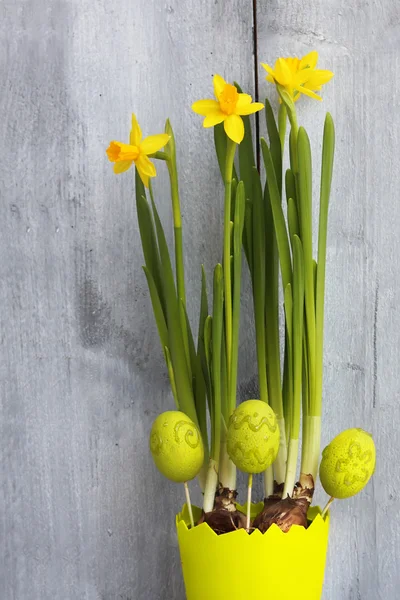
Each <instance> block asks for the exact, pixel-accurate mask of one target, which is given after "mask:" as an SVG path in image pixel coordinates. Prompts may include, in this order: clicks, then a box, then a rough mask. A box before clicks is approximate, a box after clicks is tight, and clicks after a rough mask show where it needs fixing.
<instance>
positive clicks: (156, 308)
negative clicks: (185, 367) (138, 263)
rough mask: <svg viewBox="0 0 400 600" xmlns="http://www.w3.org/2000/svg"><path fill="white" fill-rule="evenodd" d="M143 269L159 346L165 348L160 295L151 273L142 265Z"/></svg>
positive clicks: (165, 337)
mask: <svg viewBox="0 0 400 600" xmlns="http://www.w3.org/2000/svg"><path fill="white" fill-rule="evenodd" d="M143 271H144V273H145V275H146V279H147V284H148V286H149V292H150V298H151V303H152V306H153V312H154V317H155V320H156V325H157V329H158V333H159V336H160V341H161V347H162V348H165V346H167V344H168V328H167V323H166V321H165V317H164V311H163V308H162V306H161V301H160V297H159V295H158V290H157V287H156V284H155V283H154V279H153V276H152V274H151V273H150V271H149V269H148V268H147V267H143Z"/></svg>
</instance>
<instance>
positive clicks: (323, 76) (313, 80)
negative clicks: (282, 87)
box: [305, 70, 333, 90]
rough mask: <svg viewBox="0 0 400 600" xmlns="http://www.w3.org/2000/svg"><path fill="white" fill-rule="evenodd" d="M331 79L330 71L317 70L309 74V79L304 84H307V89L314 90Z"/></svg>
mask: <svg viewBox="0 0 400 600" xmlns="http://www.w3.org/2000/svg"><path fill="white" fill-rule="evenodd" d="M332 77H333V73H332V71H322V70H317V71H313V72H312V73H311V75H310V77H309V78H308V79H307V81H306V82H305V83H306V84H307V87H308V89H310V90H315V89H317V88H318V87H321V85H325V83H328V81H330V80H331V79H332Z"/></svg>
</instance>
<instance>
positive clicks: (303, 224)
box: [297, 127, 316, 403]
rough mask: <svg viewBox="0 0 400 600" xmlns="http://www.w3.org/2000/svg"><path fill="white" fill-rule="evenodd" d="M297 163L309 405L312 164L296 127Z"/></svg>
mask: <svg viewBox="0 0 400 600" xmlns="http://www.w3.org/2000/svg"><path fill="white" fill-rule="evenodd" d="M297 150H298V162H299V174H298V182H299V185H298V190H299V207H300V211H299V212H300V233H301V242H302V245H303V253H304V282H305V305H306V323H307V348H308V368H309V378H310V390H311V402H312V403H313V401H314V391H315V358H316V356H315V301H314V278H313V256H312V165H311V148H310V140H309V139H308V135H307V132H306V130H305V129H304V128H303V127H300V129H299V133H298V137H297Z"/></svg>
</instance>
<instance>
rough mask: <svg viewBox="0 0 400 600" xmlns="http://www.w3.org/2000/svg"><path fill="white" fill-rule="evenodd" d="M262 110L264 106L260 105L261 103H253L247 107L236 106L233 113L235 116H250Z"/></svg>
mask: <svg viewBox="0 0 400 600" xmlns="http://www.w3.org/2000/svg"><path fill="white" fill-rule="evenodd" d="M263 108H264V104H262V102H253V104H248V105H247V106H241V107H238V106H236V111H235V112H236V114H237V115H252V114H253V113H256V112H258V111H259V110H262V109H263Z"/></svg>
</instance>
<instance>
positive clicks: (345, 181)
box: [257, 0, 400, 600]
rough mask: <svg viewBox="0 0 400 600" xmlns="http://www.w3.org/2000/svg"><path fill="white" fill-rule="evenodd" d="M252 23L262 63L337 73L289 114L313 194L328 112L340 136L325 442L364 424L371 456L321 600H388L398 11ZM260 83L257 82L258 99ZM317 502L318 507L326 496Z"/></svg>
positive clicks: (345, 7)
mask: <svg viewBox="0 0 400 600" xmlns="http://www.w3.org/2000/svg"><path fill="white" fill-rule="evenodd" d="M257 25H258V51H259V60H260V61H261V60H262V61H263V62H273V61H274V60H275V58H276V57H277V56H279V55H299V56H302V55H304V54H306V53H307V52H309V50H310V49H311V48H315V49H317V50H318V51H319V53H320V65H321V68H328V69H331V70H333V71H334V73H335V77H334V79H333V80H332V82H330V83H329V84H328V85H327V86H326V89H325V90H324V91H323V97H324V102H323V104H318V105H317V104H316V103H314V104H313V102H312V101H309V100H308V99H302V100H301V104H300V102H299V104H298V107H299V112H300V122H301V123H302V124H304V125H305V126H306V128H307V130H308V132H309V134H310V137H311V141H312V149H313V153H314V154H313V161H314V165H315V171H316V173H317V175H315V176H314V191H315V192H316V193H317V192H318V186H317V179H318V171H319V169H320V150H321V136H322V130H323V119H324V116H325V111H326V110H329V111H330V112H331V113H332V115H333V117H334V120H335V125H336V133H337V143H336V163H335V172H334V182H333V197H332V204H331V209H330V228H329V235H328V251H327V291H326V332H325V384H324V421H323V438H324V442H325V443H327V442H328V441H329V439H331V438H332V437H333V436H334V435H336V434H337V433H339V432H340V431H341V430H342V429H345V428H348V427H353V426H361V427H364V428H365V429H367V430H370V431H372V433H373V435H374V438H375V440H376V444H377V447H378V456H377V468H376V473H375V476H374V478H373V480H372V482H371V483H370V484H369V485H368V487H367V489H366V490H365V491H364V492H363V493H362V494H360V495H359V496H357V497H356V498H353V499H350V500H349V501H345V502H340V503H339V502H338V503H337V505H336V506H334V507H333V509H332V513H333V516H332V535H331V538H330V549H329V555H328V556H329V558H328V566H327V571H326V584H325V591H324V599H325V598H326V600H331V599H335V600H336V599H338V600H339V599H340V600H366V599H368V600H374V599H384V598H390V599H391V600H394V599H395V598H397V597H398V595H399V592H398V590H399V585H400V575H399V572H398V565H399V560H400V557H399V552H400V544H399V531H400V530H399V525H398V519H399V510H400V503H399V500H398V492H397V489H398V487H399V484H400V475H399V469H398V465H397V462H396V459H395V455H396V454H397V455H398V452H399V443H400V439H399V423H400V408H399V407H400V389H399V383H398V372H397V371H398V369H397V365H398V364H399V357H400V356H399V341H400V334H399V332H400V316H399V310H398V306H399V302H400V274H399V267H398V260H397V258H396V253H397V251H398V248H399V241H398V231H399V226H400V210H399V204H398V201H397V199H396V190H397V188H398V186H399V183H400V178H399V177H400V176H399V171H398V169H396V167H395V163H396V160H397V159H396V157H397V155H398V153H399V139H400V137H399V133H400V127H399V119H398V116H397V109H396V107H397V106H398V99H397V95H398V91H399V82H398V78H397V77H396V72H397V69H398V67H399V62H400V60H399V59H400V9H399V6H398V5H397V4H393V3H392V2H390V0H383V1H381V0H378V1H377V0H374V1H372V2H368V3H364V2H345V1H342V0H329V1H325V0H313V1H312V2H302V1H300V0H294V1H293V2H285V1H284V0H271V1H270V2H268V3H261V2H258V12H257ZM261 77H262V74H261ZM267 85H268V84H267V83H266V82H264V81H263V80H262V79H261V82H260V96H261V97H262V96H263V94H265V93H266V91H267ZM314 216H315V219H316V218H317V215H316V214H315V215H314ZM315 222H316V221H315ZM319 497H320V498H321V499H324V500H325V498H324V495H323V493H321V494H320V495H319ZM396 565H397V567H396Z"/></svg>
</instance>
